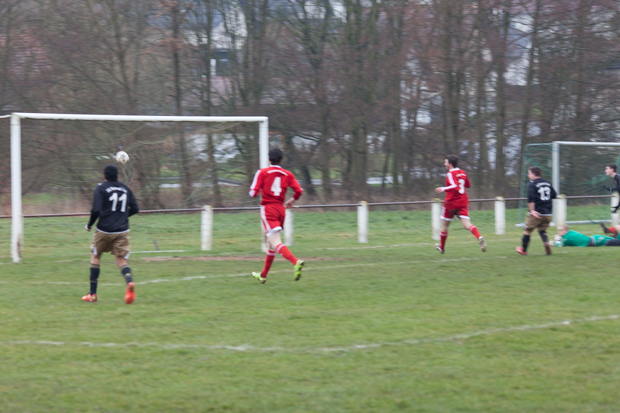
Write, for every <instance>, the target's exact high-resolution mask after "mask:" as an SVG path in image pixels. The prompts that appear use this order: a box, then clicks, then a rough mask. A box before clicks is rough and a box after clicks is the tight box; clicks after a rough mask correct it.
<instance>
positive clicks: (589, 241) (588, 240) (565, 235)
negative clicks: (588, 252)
mask: <svg viewBox="0 0 620 413" xmlns="http://www.w3.org/2000/svg"><path fill="white" fill-rule="evenodd" d="M613 228H614V229H615V230H616V234H617V233H618V229H620V227H613ZM555 246H556V247H620V239H617V238H615V237H607V236H605V235H590V236H588V235H584V234H582V233H580V232H577V231H571V230H570V228H569V226H568V225H567V224H563V225H559V226H558V234H557V235H556V236H555Z"/></svg>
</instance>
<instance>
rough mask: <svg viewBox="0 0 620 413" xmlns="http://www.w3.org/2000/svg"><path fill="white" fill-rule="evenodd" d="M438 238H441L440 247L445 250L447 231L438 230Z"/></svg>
mask: <svg viewBox="0 0 620 413" xmlns="http://www.w3.org/2000/svg"><path fill="white" fill-rule="evenodd" d="M439 238H440V239H441V241H440V242H441V249H442V250H445V249H446V239H447V238H448V233H447V232H443V231H442V232H440V233H439Z"/></svg>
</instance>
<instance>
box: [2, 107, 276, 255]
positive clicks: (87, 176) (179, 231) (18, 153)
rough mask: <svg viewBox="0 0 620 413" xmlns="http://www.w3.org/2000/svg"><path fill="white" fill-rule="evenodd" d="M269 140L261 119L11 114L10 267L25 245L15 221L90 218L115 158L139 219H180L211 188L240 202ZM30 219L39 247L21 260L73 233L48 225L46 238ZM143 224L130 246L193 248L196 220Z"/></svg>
mask: <svg viewBox="0 0 620 413" xmlns="http://www.w3.org/2000/svg"><path fill="white" fill-rule="evenodd" d="M268 131H269V121H268V118H267V117H264V116H129V115H84V114H44V113H13V114H11V115H10V177H11V191H10V194H11V196H10V215H11V238H10V255H11V259H12V261H13V262H21V260H22V256H23V254H24V245H29V244H28V240H27V239H24V215H28V216H40V217H52V218H56V217H67V216H71V215H76V214H77V213H84V212H89V211H90V202H91V197H92V191H93V189H94V187H95V186H96V185H97V183H98V182H101V180H102V171H103V167H104V166H105V165H106V164H109V163H115V161H114V153H116V152H117V151H118V150H119V149H121V148H122V150H124V151H126V152H127V153H129V156H130V161H129V162H128V163H127V164H126V165H120V164H119V165H118V166H119V174H120V175H119V180H121V181H124V182H126V183H128V184H129V185H130V186H131V187H132V189H133V190H134V192H135V194H136V198H137V200H138V203H139V205H140V208H141V210H167V211H170V212H173V213H174V212H175V211H178V212H183V211H187V210H190V209H192V208H194V209H197V207H198V208H199V207H201V206H202V205H206V204H210V203H211V201H212V199H213V196H214V195H213V194H214V189H213V187H214V186H217V187H218V191H220V189H219V188H221V190H222V191H225V192H226V191H227V192H226V193H227V194H230V196H231V197H232V196H237V195H238V196H239V199H241V194H245V195H247V191H246V187H247V184H246V182H247V180H248V175H250V174H253V172H254V171H255V170H256V168H257V167H260V168H263V167H267V166H268V151H269V134H268ZM256 160H258V163H256ZM216 173H217V175H214V174H216ZM249 179H250V180H251V178H249ZM218 193H219V192H218ZM1 195H2V194H1V193H0V196H1ZM6 198H8V195H7V196H5V198H4V199H5V200H6ZM245 198H247V196H245ZM0 199H1V198H0ZM0 206H1V204H0ZM3 209H4V211H7V210H8V207H7V206H6V205H5V206H4V207H3ZM4 213H5V214H7V212H4ZM0 215H1V214H0ZM7 215H8V214H7ZM198 215H199V214H198ZM28 219H30V218H28ZM37 219H38V218H33V221H32V222H36V223H33V224H30V222H31V221H28V224H27V225H32V226H33V227H35V226H40V227H42V228H41V229H40V231H39V232H38V238H37V241H36V242H37V243H39V244H41V245H31V244H30V245H29V247H28V249H27V251H26V253H28V254H30V253H32V254H36V253H37V252H38V251H39V250H40V249H42V248H44V247H45V245H53V246H55V247H58V246H60V245H61V244H62V243H65V242H69V240H68V239H64V238H59V237H58V235H59V234H60V233H62V231H63V228H64V231H65V232H67V231H73V230H74V227H75V223H73V222H71V223H70V224H69V223H67V222H68V221H62V220H60V221H59V220H57V219H56V220H55V223H53V225H50V226H49V229H48V228H47V227H48V223H51V221H53V220H49V221H44V220H39V221H36V220H37ZM79 219H80V221H84V217H80V218H79ZM147 220H148V218H145V217H142V216H140V215H138V216H136V217H134V218H132V228H141V229H136V231H135V233H136V237H140V236H142V237H144V238H145V239H144V240H142V241H140V239H137V241H136V242H143V243H144V244H145V246H146V243H148V244H149V248H150V249H155V250H159V249H160V248H162V247H163V248H166V247H168V248H175V247H176V246H178V245H180V244H182V243H185V244H184V245H187V243H190V242H191V243H193V244H192V245H196V249H198V248H199V247H200V218H198V219H197V220H196V219H193V218H191V219H190V218H186V217H185V218H184V217H183V216H179V218H178V219H168V218H166V219H164V218H162V219H159V220H156V219H153V218H151V219H150V220H149V221H150V222H151V223H154V224H156V225H154V226H153V227H152V228H150V229H149V228H147V226H148V224H147V222H146V221H147ZM134 221H135V222H136V224H134ZM181 223H182V224H183V225H185V226H183V225H181ZM82 226H83V225H82ZM43 227H45V228H43ZM150 231H151V232H152V233H151V232H150ZM186 231H187V233H185V232H186ZM190 231H193V232H192V233H189V232H190ZM84 232H85V231H84ZM194 232H195V233H194ZM140 233H142V235H140ZM173 233H174V234H175V236H176V237H177V238H179V239H178V241H177V242H176V243H175V242H170V243H169V245H162V244H165V243H166V241H165V238H166V236H167V235H166V234H173ZM156 234H158V235H156ZM171 237H172V236H171ZM69 238H70V237H69ZM158 238H159V239H158ZM133 243H134V234H133V232H132V244H133ZM43 244H45V245H43ZM143 248H144V247H143ZM163 248H162V249H163ZM132 249H133V248H132ZM61 250H62V251H65V250H66V249H61Z"/></svg>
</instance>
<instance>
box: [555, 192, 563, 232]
mask: <svg viewBox="0 0 620 413" xmlns="http://www.w3.org/2000/svg"><path fill="white" fill-rule="evenodd" d="M553 201H554V202H553V204H554V205H553V215H554V216H555V219H554V221H555V226H556V227H557V226H559V225H564V224H566V195H558V197H557V198H556V199H554V200H553Z"/></svg>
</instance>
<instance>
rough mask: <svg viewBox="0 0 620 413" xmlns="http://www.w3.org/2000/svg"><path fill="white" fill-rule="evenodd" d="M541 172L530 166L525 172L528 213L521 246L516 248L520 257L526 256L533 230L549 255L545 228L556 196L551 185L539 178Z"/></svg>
mask: <svg viewBox="0 0 620 413" xmlns="http://www.w3.org/2000/svg"><path fill="white" fill-rule="evenodd" d="M541 176H542V171H541V169H540V168H539V167H537V166H532V167H530V168H528V170H527V177H528V178H529V179H530V183H529V184H528V186H527V205H528V208H529V211H528V213H527V218H525V229H524V230H523V239H522V241H521V242H522V246H521V247H517V252H518V253H519V254H521V255H527V246H528V245H529V243H530V235H531V234H532V231H534V230H535V229H537V230H538V233H539V234H540V238H542V241H543V244H544V245H545V251H546V252H547V255H551V248H550V247H549V237H547V228H549V224H550V223H551V215H552V211H553V200H554V199H555V198H556V196H557V194H556V192H555V189H553V187H552V186H551V184H550V183H549V182H547V181H545V180H544V179H542V178H541Z"/></svg>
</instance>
